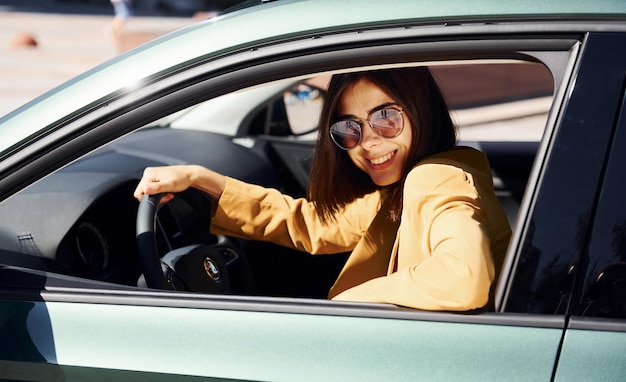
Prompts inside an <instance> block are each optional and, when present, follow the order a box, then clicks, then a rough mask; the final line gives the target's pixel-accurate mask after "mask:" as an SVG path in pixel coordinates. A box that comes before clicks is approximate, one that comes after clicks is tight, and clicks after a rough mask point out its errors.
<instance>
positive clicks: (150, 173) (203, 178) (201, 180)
mask: <svg viewBox="0 0 626 382" xmlns="http://www.w3.org/2000/svg"><path fill="white" fill-rule="evenodd" d="M225 183H226V178H225V177H224V176H223V175H221V174H218V173H216V172H214V171H211V170H209V169H207V168H204V167H202V166H196V165H182V166H163V167H148V168H146V169H145V170H144V172H143V176H142V178H141V180H140V181H139V184H138V185H137V188H135V192H134V193H133V195H134V197H135V198H136V199H137V200H139V201H141V198H142V197H143V195H144V194H147V195H153V194H160V193H167V194H171V193H176V192H181V191H185V190H186V189H188V188H189V187H195V188H198V189H200V190H202V191H205V192H207V193H209V194H210V195H211V196H212V197H214V198H216V199H217V198H219V197H220V195H221V194H222V191H223V190H224V185H225ZM171 197H172V196H171V195H168V196H165V199H164V200H162V201H163V202H165V201H167V200H169V199H171Z"/></svg>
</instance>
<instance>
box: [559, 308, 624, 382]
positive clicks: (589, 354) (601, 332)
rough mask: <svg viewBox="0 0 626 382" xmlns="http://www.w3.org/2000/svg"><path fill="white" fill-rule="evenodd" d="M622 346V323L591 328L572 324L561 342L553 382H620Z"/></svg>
mask: <svg viewBox="0 0 626 382" xmlns="http://www.w3.org/2000/svg"><path fill="white" fill-rule="evenodd" d="M602 321H603V320H602ZM622 321H623V320H622ZM624 343H626V324H624V323H623V322H622V323H617V322H614V323H611V322H606V321H605V322H597V323H596V324H595V325H594V324H593V323H590V322H588V320H587V321H580V320H574V321H573V324H572V325H571V326H570V328H569V329H568V330H567V334H566V335H565V337H564V339H563V349H562V350H561V354H560V356H559V364H558V367H557V369H556V373H555V378H554V380H555V381H589V380H598V379H601V380H603V381H615V382H618V381H623V380H624V375H626V346H624ZM600 376H601V377H600Z"/></svg>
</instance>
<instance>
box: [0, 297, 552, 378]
mask: <svg viewBox="0 0 626 382" xmlns="http://www.w3.org/2000/svg"><path fill="white" fill-rule="evenodd" d="M1 305H2V307H3V310H4V311H12V312H20V314H19V315H17V314H16V316H17V318H16V322H15V325H16V326H17V325H20V323H23V314H24V312H28V313H27V315H28V317H27V319H26V322H27V327H26V328H22V329H25V330H26V331H27V332H29V333H30V334H31V335H32V337H31V338H33V339H34V341H33V344H34V348H36V350H37V351H38V352H39V353H40V357H41V358H43V359H42V360H41V361H44V362H52V363H57V364H59V365H62V366H73V367H75V366H77V367H83V368H89V369H92V368H93V369H94V370H97V369H111V370H131V371H143V372H151V373H163V374H180V375H197V376H210V377H223V378H234V379H238V380H239V379H241V380H274V381H279V380H284V381H289V380H294V379H298V380H303V381H307V380H311V381H314V380H320V379H324V380H332V379H341V380H354V381H362V380H378V379H393V380H407V381H409V380H421V379H425V380H432V379H441V378H453V379H455V380H468V381H469V380H476V379H497V378H498V376H501V375H502V374H503V373H511V375H512V377H511V380H527V379H528V378H532V379H533V380H547V379H549V376H550V374H551V373H552V367H553V363H554V359H555V357H556V350H557V348H558V343H559V341H560V338H561V330H560V329H558V328H545V327H526V328H523V329H521V330H520V327H516V326H505V325H494V324H493V322H494V321H491V322H489V321H488V320H487V319H485V321H486V322H487V323H486V324H480V320H481V319H480V318H478V319H476V320H475V321H476V322H475V323H462V322H460V323H457V324H451V323H450V322H449V319H450V318H452V319H453V320H454V317H446V315H447V314H436V313H435V314H434V317H431V320H428V319H426V320H416V319H408V317H410V314H409V315H407V318H405V319H402V318H396V319H388V318H387V319H386V318H376V317H342V316H341V315H332V314H330V315H328V314H313V315H310V314H301V313H300V314H299V313H296V312H294V313H291V314H289V313H285V312H281V313H273V312H269V311H268V312H263V311H258V312H251V311H240V310H236V309H232V310H222V309H205V308H185V309H180V308H173V307H160V306H145V305H139V306H137V305H135V306H133V305H124V304H117V305H116V304H113V303H108V304H98V303H70V302H46V303H44V302H36V303H20V302H3V303H2V304H1ZM328 309H329V311H330V312H332V311H333V307H328ZM336 310H337V311H338V313H340V311H339V309H336ZM438 316H439V317H438ZM11 318H12V317H11V316H9V317H8V319H7V318H5V320H6V321H8V322H10V321H11ZM156 318H158V319H156ZM437 318H439V319H445V320H446V322H437V321H436V319H437ZM433 319H435V320H433ZM252 322H253V323H254V325H250V323H252ZM277 328H280V329H279V333H280V335H277V331H276V329H277ZM310 328H315V335H311V333H310ZM18 333H20V334H22V335H23V332H18ZM46 338H48V341H45V339H46ZM11 342H12V341H7V343H11ZM96 343H97V344H98V347H96V348H94V347H93V344H96ZM528 348H532V349H533V351H532V352H528V351H526V350H527V349H528ZM118 349H124V352H119V351H118ZM192 349H207V352H206V353H204V352H196V351H192ZM209 349H210V350H209ZM129 354H133V356H132V357H129V356H128V355H129ZM503 354H506V355H507V357H505V358H502V357H501V355H503ZM14 361H24V360H23V359H16V360H14ZM390 364H392V365H394V366H393V367H392V368H389V367H388V366H389V365H390ZM477 364H489V365H490V366H489V367H485V368H476V367H475V365H477ZM319 365H324V367H323V368H320V367H319ZM451 372H452V373H451ZM516 376H517V377H516Z"/></svg>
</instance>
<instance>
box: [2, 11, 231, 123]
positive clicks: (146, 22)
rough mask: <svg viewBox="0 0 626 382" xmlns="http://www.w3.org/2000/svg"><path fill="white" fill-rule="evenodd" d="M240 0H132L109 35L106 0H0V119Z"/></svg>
mask: <svg viewBox="0 0 626 382" xmlns="http://www.w3.org/2000/svg"><path fill="white" fill-rule="evenodd" d="M241 2H242V0H133V1H132V10H133V13H132V16H130V17H129V18H128V19H127V20H126V22H125V23H124V25H123V28H122V30H121V32H120V33H119V35H116V34H114V33H112V23H113V19H114V8H113V5H112V4H111V1H110V0H0V117H2V116H4V115H5V114H7V113H9V112H10V111H12V110H14V109H16V108H18V107H19V106H21V105H23V104H25V103H26V102H28V101H30V100H32V99H33V98H35V97H37V96H39V95H41V94H43V93H45V92H46V91H48V90H50V89H52V88H54V87H55V86H57V85H60V84H61V83H63V82H65V81H66V80H69V79H70V78H72V77H74V76H76V75H78V74H80V73H82V72H84V71H86V70H88V69H90V68H92V67H94V66H96V65H98V64H100V63H102V62H104V61H106V60H108V59H111V58H113V57H115V56H116V55H118V54H120V53H122V52H124V51H126V50H128V49H131V48H133V47H135V46H137V45H140V44H142V43H144V42H147V41H149V40H151V39H153V38H155V37H158V36H160V35H162V34H165V33H168V32H171V31H173V30H176V29H178V28H181V27H183V26H186V25H188V24H191V23H193V22H196V21H200V20H204V19H208V18H210V17H213V16H214V15H215V14H217V13H219V12H221V11H223V10H224V9H226V8H228V7H230V6H233V5H236V4H238V3H241Z"/></svg>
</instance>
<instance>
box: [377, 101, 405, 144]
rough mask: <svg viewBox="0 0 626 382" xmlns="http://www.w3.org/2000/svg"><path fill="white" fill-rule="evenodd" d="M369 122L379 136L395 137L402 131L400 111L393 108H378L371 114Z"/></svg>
mask: <svg viewBox="0 0 626 382" xmlns="http://www.w3.org/2000/svg"><path fill="white" fill-rule="evenodd" d="M370 123H371V124H372V127H373V128H374V131H376V133H377V134H378V135H380V136H381V137H384V138H394V137H397V136H398V135H400V133H401V132H402V125H403V119H402V112H401V111H400V110H398V109H394V108H386V109H382V110H378V111H377V112H375V113H374V114H372V116H371V118H370Z"/></svg>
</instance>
